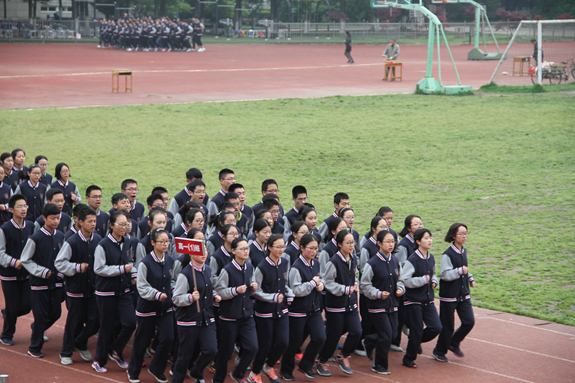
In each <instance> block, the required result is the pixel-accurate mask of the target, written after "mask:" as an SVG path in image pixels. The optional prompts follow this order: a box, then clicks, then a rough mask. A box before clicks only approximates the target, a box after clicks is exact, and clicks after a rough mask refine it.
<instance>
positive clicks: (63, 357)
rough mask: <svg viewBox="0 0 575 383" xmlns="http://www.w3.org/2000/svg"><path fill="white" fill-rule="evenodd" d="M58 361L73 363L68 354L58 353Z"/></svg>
mask: <svg viewBox="0 0 575 383" xmlns="http://www.w3.org/2000/svg"><path fill="white" fill-rule="evenodd" d="M60 363H62V364H66V365H68V364H74V362H73V361H72V358H71V357H69V356H62V355H60Z"/></svg>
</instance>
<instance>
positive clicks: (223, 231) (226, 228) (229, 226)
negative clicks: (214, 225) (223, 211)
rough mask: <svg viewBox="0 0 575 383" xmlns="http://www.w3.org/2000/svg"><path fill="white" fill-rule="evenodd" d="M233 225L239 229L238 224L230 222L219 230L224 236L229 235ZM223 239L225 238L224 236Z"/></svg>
mask: <svg viewBox="0 0 575 383" xmlns="http://www.w3.org/2000/svg"><path fill="white" fill-rule="evenodd" d="M232 227H235V228H236V229H237V227H236V225H234V224H233V223H228V224H227V225H224V226H222V227H221V228H220V230H219V231H220V233H222V237H224V238H225V237H226V235H228V233H229V232H230V229H231V228H232ZM238 234H239V231H238ZM238 238H239V237H238ZM222 239H223V238H222ZM223 242H224V243H226V240H225V239H223Z"/></svg>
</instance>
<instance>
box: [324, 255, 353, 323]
mask: <svg viewBox="0 0 575 383" xmlns="http://www.w3.org/2000/svg"><path fill="white" fill-rule="evenodd" d="M324 279H325V288H326V290H327V294H326V300H325V310H326V311H329V312H349V311H353V310H356V309H357V293H355V292H351V288H352V287H353V286H355V285H356V284H357V258H356V257H355V255H353V254H351V255H350V260H349V261H347V260H346V259H345V257H344V256H343V255H342V254H341V253H340V252H339V251H338V252H337V253H335V255H334V256H333V257H331V259H330V260H329V262H328V263H327V266H326V271H325V277H324Z"/></svg>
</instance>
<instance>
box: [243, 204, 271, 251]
mask: <svg viewBox="0 0 575 383" xmlns="http://www.w3.org/2000/svg"><path fill="white" fill-rule="evenodd" d="M259 219H265V220H266V221H268V223H269V224H270V227H271V228H273V226H274V219H273V218H272V213H270V211H269V210H268V209H261V210H258V212H257V213H256V214H255V215H254V222H257V221H258V220H259ZM254 226H255V225H254ZM255 239H256V234H255V233H254V228H253V227H252V230H251V231H250V234H249V235H248V243H249V244H251V243H252V242H253V241H255Z"/></svg>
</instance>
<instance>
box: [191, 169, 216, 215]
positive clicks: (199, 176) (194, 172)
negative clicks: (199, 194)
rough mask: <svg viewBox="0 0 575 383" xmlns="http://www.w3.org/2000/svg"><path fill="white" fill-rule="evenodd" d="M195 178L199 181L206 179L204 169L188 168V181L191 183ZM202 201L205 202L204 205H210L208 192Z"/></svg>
mask: <svg viewBox="0 0 575 383" xmlns="http://www.w3.org/2000/svg"><path fill="white" fill-rule="evenodd" d="M195 180H198V181H203V180H204V175H203V174H202V171H201V170H200V169H198V168H190V169H188V171H187V172H186V183H187V184H189V183H190V182H192V181H195ZM204 186H205V185H204ZM200 202H201V203H203V204H204V206H208V203H209V202H210V196H209V195H208V193H205V194H204V198H203V200H202V201H200Z"/></svg>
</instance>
